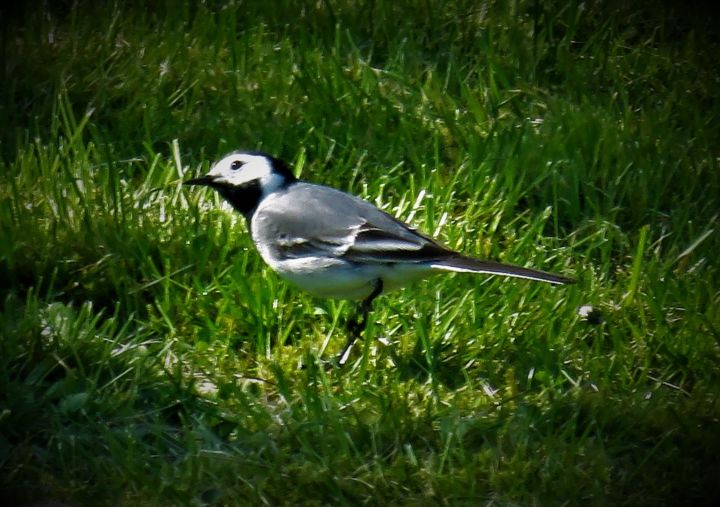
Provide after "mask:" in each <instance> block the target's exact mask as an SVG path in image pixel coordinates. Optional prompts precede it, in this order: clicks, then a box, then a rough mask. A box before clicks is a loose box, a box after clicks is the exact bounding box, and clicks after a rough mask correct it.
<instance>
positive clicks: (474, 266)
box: [184, 151, 575, 365]
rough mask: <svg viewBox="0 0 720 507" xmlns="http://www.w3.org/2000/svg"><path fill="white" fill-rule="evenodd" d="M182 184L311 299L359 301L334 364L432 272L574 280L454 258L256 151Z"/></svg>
mask: <svg viewBox="0 0 720 507" xmlns="http://www.w3.org/2000/svg"><path fill="white" fill-rule="evenodd" d="M184 185H195V186H205V187H209V188H211V189H213V190H215V191H217V192H218V193H219V194H220V196H221V197H222V198H223V199H224V200H225V201H227V202H228V203H229V204H230V205H231V206H232V207H233V208H234V209H235V210H237V211H238V212H239V213H240V214H242V215H243V216H244V217H245V219H246V221H247V225H248V230H249V233H250V236H251V238H252V241H253V243H254V244H255V246H256V248H257V250H258V252H259V253H260V256H261V257H262V259H263V260H264V261H265V263H266V264H267V265H268V266H270V268H271V269H272V270H273V271H275V272H276V273H277V274H278V275H279V276H280V277H281V278H284V279H285V280H288V281H289V282H291V283H293V284H295V285H296V286H298V287H299V288H301V289H303V290H305V291H306V292H309V293H310V294H311V295H313V296H316V297H323V298H334V299H350V300H357V301H359V302H360V304H359V308H358V311H357V313H356V315H355V316H354V317H353V318H351V319H349V321H348V324H347V329H348V337H347V341H346V343H345V346H344V347H343V349H342V351H341V353H340V355H339V356H338V358H337V363H339V365H343V364H344V363H345V362H346V361H347V359H348V356H349V353H350V349H351V348H352V346H353V344H354V343H355V341H356V340H357V339H358V338H359V337H360V335H361V334H362V332H363V330H364V328H365V327H366V324H367V320H368V315H369V312H370V310H371V306H372V303H373V301H374V300H375V299H376V298H377V297H378V296H380V295H381V294H383V293H385V292H389V291H392V290H395V289H398V288H400V287H403V286H405V285H408V284H409V283H411V282H413V281H416V280H420V279H422V278H425V277H427V276H429V275H431V274H434V273H441V272H459V273H475V274H485V275H503V276H507V277H515V278H524V279H528V280H535V281H540V282H547V283H550V284H555V285H562V284H570V283H573V282H574V281H575V280H573V279H572V278H570V277H567V276H563V275H559V274H555V273H549V272H546V271H540V270H537V269H530V268H525V267H520V266H515V265H511V264H504V263H500V262H495V261H491V260H481V259H477V258H474V257H471V256H468V255H464V254H462V253H460V252H456V251H454V250H452V249H450V248H447V247H445V246H443V245H441V244H440V243H439V242H437V241H435V240H434V239H432V238H430V237H429V236H427V235H425V234H423V233H421V232H419V231H417V230H415V229H413V228H412V227H410V226H408V225H407V224H405V223H403V222H402V221H400V220H399V219H397V218H395V217H393V216H392V215H390V214H388V213H386V212H385V211H382V210H381V209H379V208H378V207H377V206H375V205H374V204H372V203H370V202H368V201H366V200H363V199H361V198H359V197H356V196H354V195H352V194H349V193H346V192H343V191H341V190H337V189H335V188H332V187H328V186H324V185H319V184H315V183H311V182H308V181H304V180H301V179H298V178H297V177H295V175H294V174H293V171H292V170H291V168H290V166H289V165H288V164H287V163H286V162H284V161H283V160H281V159H279V158H276V157H274V156H272V155H269V154H267V153H264V152H260V151H234V152H232V153H229V154H227V155H225V156H223V157H222V158H221V159H220V160H219V161H218V162H216V163H215V164H214V165H213V166H212V167H211V168H210V170H209V172H208V173H207V174H205V175H204V176H200V177H196V178H192V179H189V180H187V181H184Z"/></svg>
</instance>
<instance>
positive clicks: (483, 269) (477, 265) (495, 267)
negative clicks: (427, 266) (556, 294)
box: [432, 254, 575, 284]
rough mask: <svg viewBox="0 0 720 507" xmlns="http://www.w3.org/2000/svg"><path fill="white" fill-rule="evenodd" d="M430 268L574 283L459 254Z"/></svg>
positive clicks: (535, 270)
mask: <svg viewBox="0 0 720 507" xmlns="http://www.w3.org/2000/svg"><path fill="white" fill-rule="evenodd" d="M432 267H434V268H436V269H444V270H446V271H457V272H459V273H486V274H488V275H504V276H512V277H515V278H525V279H527V280H536V281H539V282H548V283H553V284H565V283H575V280H573V279H572V278H568V277H567V276H562V275H556V274H555V273H548V272H547V271H540V270H538V269H529V268H522V267H520V266H513V265H511V264H502V263H500V262H493V261H482V260H480V259H473V258H472V257H465V256H463V255H459V254H458V255H453V256H451V257H447V258H445V259H442V260H438V261H437V262H435V263H433V264H432Z"/></svg>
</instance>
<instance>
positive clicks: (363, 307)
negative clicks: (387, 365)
mask: <svg viewBox="0 0 720 507" xmlns="http://www.w3.org/2000/svg"><path fill="white" fill-rule="evenodd" d="M373 285H374V286H373V290H372V292H371V293H370V295H369V296H368V297H366V298H365V299H363V301H362V303H360V308H359V311H358V312H357V313H356V314H355V316H354V317H353V318H352V319H350V320H349V321H348V323H347V330H348V338H347V341H346V342H345V346H344V347H343V349H342V352H340V355H339V356H338V359H337V362H338V364H339V365H340V366H342V365H344V364H345V363H346V362H347V360H348V356H349V355H350V350H352V346H353V345H354V344H355V341H356V340H357V339H358V338H360V334H361V333H362V332H363V330H364V329H365V326H366V325H367V321H368V314H369V313H370V309H371V307H372V302H373V300H374V299H375V298H376V297H378V296H379V295H380V293H381V292H382V289H383V283H382V280H381V279H380V278H378V279H377V280H375V282H374V284H373Z"/></svg>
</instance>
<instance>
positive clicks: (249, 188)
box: [215, 180, 262, 220]
mask: <svg viewBox="0 0 720 507" xmlns="http://www.w3.org/2000/svg"><path fill="white" fill-rule="evenodd" d="M215 190H217V191H218V192H219V193H220V195H221V196H222V197H223V199H225V200H226V201H227V202H229V203H230V204H231V205H232V207H233V208H235V209H236V210H238V211H239V212H240V213H242V214H243V215H245V218H247V219H248V220H249V219H250V215H251V214H252V212H253V211H254V210H255V208H257V205H258V203H259V202H260V198H261V197H262V190H261V189H260V181H259V180H253V181H248V182H247V183H246V184H244V185H241V186H238V187H231V186H225V185H223V186H220V185H218V186H216V187H215Z"/></svg>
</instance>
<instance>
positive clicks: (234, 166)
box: [230, 160, 244, 171]
mask: <svg viewBox="0 0 720 507" xmlns="http://www.w3.org/2000/svg"><path fill="white" fill-rule="evenodd" d="M243 164H244V162H242V161H240V160H233V163H232V164H230V169H232V170H233V171H237V170H238V169H240V168H241V167H242V166H243Z"/></svg>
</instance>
